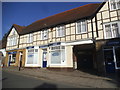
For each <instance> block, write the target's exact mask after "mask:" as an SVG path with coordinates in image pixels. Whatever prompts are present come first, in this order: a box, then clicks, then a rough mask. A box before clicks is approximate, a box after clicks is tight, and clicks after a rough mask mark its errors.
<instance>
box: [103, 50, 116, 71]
mask: <svg viewBox="0 0 120 90" xmlns="http://www.w3.org/2000/svg"><path fill="white" fill-rule="evenodd" d="M104 60H105V68H106V73H114V72H115V62H114V52H113V48H111V49H110V48H109V49H104Z"/></svg>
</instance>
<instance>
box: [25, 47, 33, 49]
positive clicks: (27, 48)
mask: <svg viewBox="0 0 120 90" xmlns="http://www.w3.org/2000/svg"><path fill="white" fill-rule="evenodd" d="M26 48H27V49H31V48H34V46H31V47H26Z"/></svg>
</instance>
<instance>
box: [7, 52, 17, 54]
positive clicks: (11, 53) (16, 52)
mask: <svg viewBox="0 0 120 90" xmlns="http://www.w3.org/2000/svg"><path fill="white" fill-rule="evenodd" d="M16 53H17V52H8V54H16Z"/></svg>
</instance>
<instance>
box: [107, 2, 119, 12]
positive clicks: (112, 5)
mask: <svg viewBox="0 0 120 90" xmlns="http://www.w3.org/2000/svg"><path fill="white" fill-rule="evenodd" d="M109 3H110V9H111V10H116V9H120V0H109Z"/></svg>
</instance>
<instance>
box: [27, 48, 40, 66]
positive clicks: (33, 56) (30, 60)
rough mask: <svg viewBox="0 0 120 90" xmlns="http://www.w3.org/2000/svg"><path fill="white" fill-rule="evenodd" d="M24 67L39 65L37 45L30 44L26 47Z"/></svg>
mask: <svg viewBox="0 0 120 90" xmlns="http://www.w3.org/2000/svg"><path fill="white" fill-rule="evenodd" d="M25 67H40V65H39V47H38V46H31V47H27V48H26V61H25Z"/></svg>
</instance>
